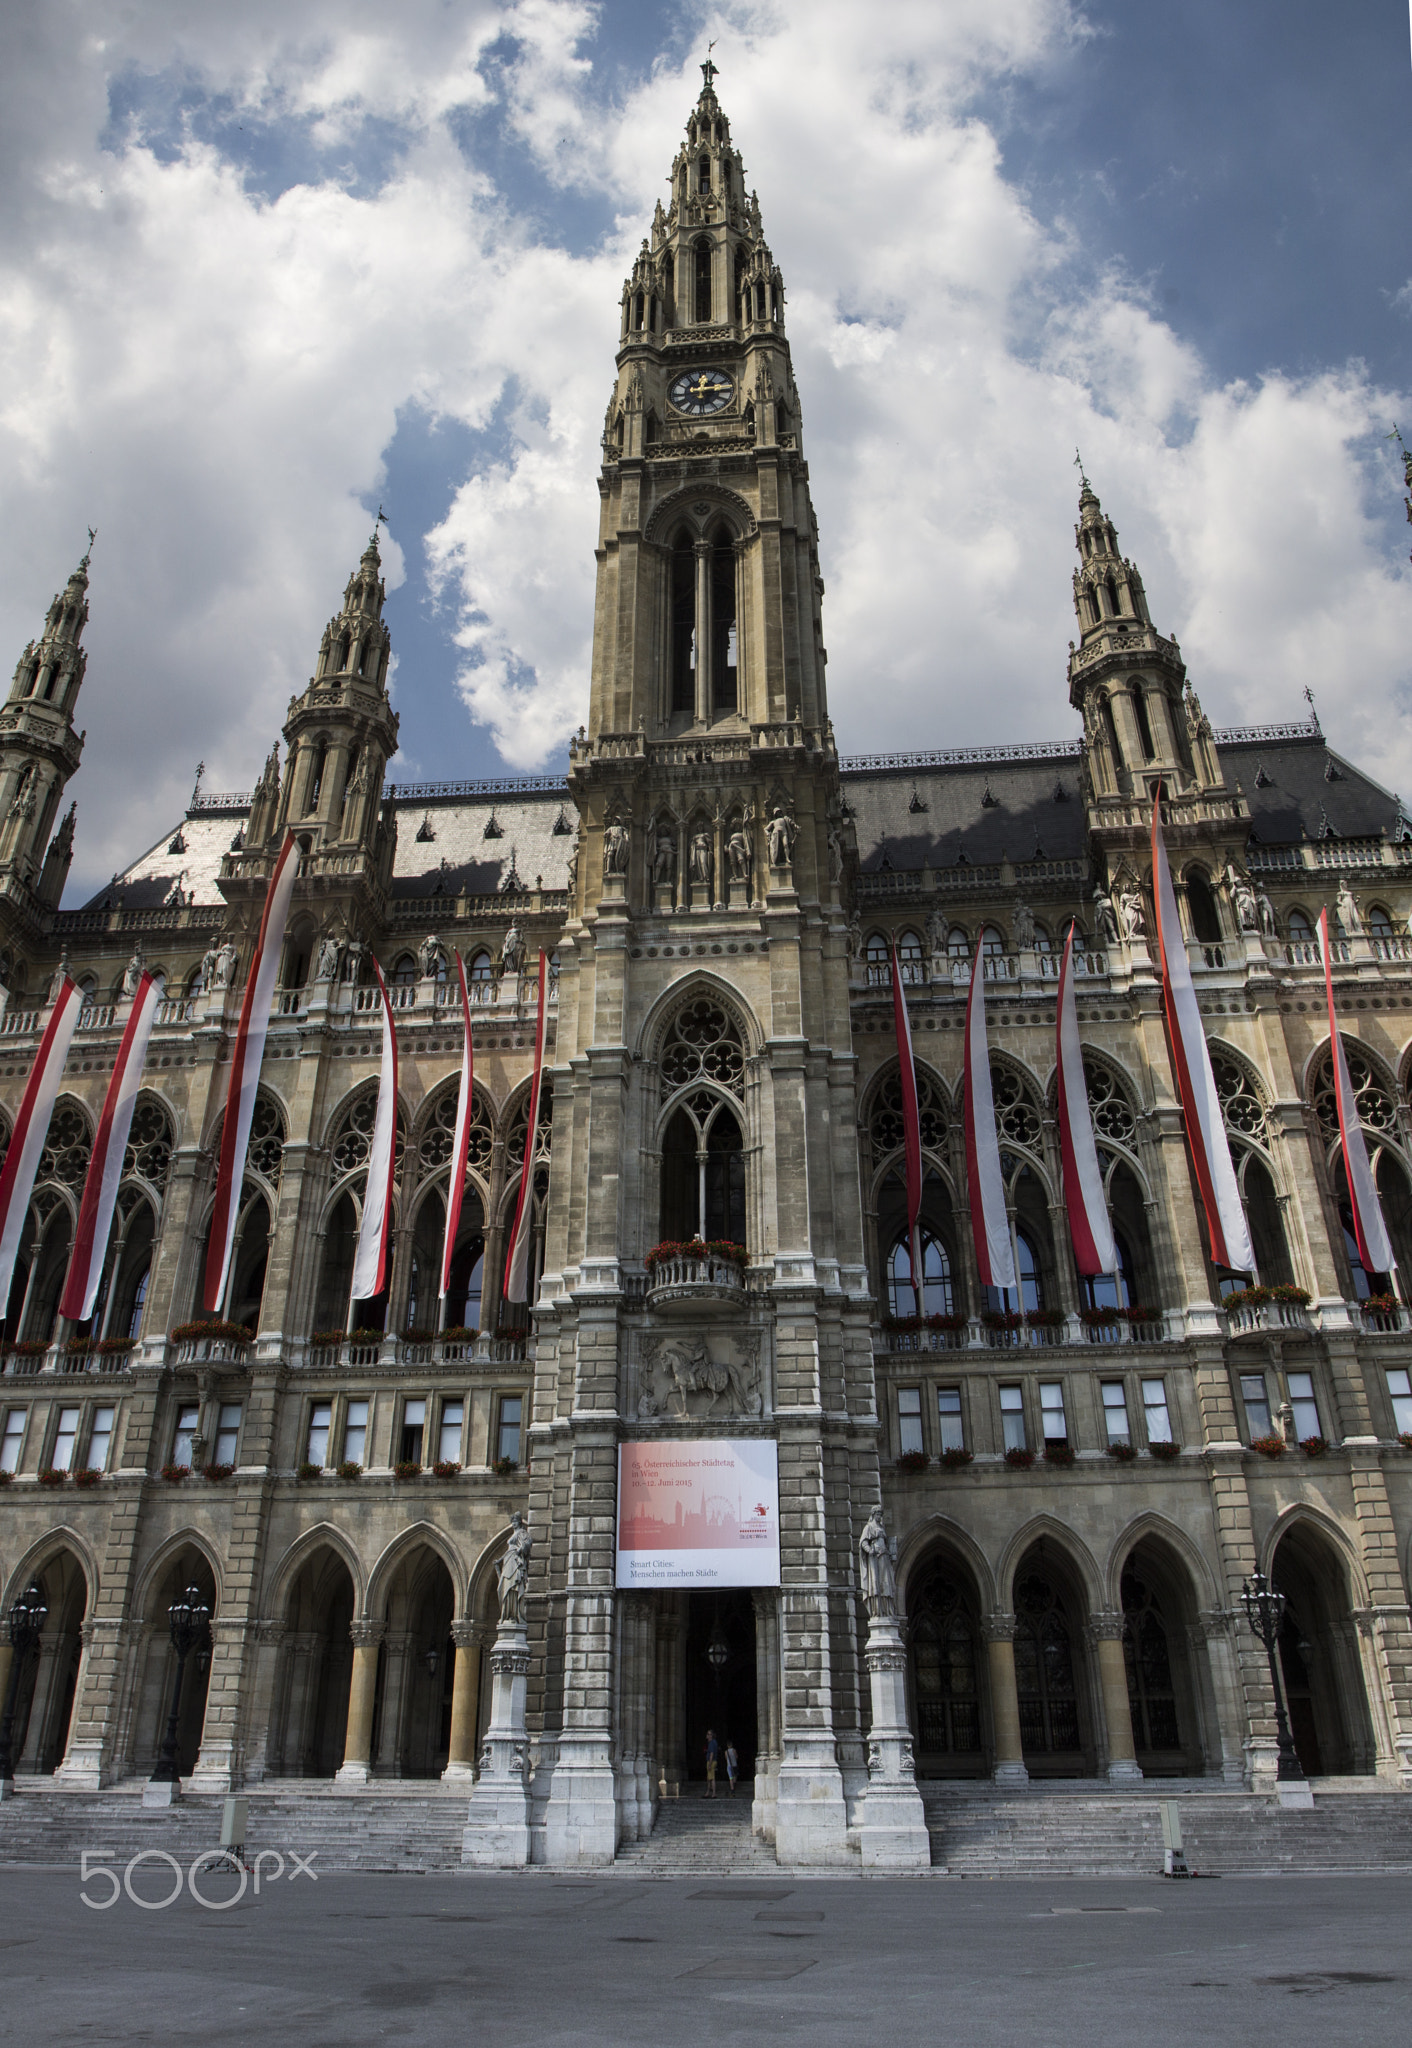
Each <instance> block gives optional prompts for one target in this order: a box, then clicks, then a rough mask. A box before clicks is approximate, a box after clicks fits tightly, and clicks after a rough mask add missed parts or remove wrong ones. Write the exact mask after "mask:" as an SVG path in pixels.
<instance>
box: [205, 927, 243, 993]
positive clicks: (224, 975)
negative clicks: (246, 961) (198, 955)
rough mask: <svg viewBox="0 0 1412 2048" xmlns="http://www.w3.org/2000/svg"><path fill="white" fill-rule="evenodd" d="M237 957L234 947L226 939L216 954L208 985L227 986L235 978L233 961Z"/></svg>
mask: <svg viewBox="0 0 1412 2048" xmlns="http://www.w3.org/2000/svg"><path fill="white" fill-rule="evenodd" d="M238 958H239V955H238V954H237V953H236V950H235V947H234V946H233V945H232V944H231V942H230V940H229V939H227V940H226V942H225V944H224V945H223V946H222V947H221V948H220V950H219V951H218V952H217V954H216V958H215V966H214V967H213V969H212V972H211V980H210V984H209V986H210V987H211V988H213V989H222V988H229V987H230V985H231V982H232V981H233V979H234V978H235V963H236V960H237V959H238Z"/></svg>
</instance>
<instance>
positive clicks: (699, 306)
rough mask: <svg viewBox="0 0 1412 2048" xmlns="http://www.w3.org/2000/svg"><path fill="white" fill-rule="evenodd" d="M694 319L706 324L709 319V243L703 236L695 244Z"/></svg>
mask: <svg viewBox="0 0 1412 2048" xmlns="http://www.w3.org/2000/svg"><path fill="white" fill-rule="evenodd" d="M693 253H694V255H695V259H696V260H695V271H696V315H695V317H696V321H697V324H698V325H699V326H707V325H709V323H710V319H711V244H710V243H709V242H708V241H706V240H705V239H704V238H703V239H702V240H701V241H699V242H698V243H697V244H696V248H695V251H694V252H693Z"/></svg>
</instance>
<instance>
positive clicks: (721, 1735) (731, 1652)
mask: <svg viewBox="0 0 1412 2048" xmlns="http://www.w3.org/2000/svg"><path fill="white" fill-rule="evenodd" d="M683 1678H684V1681H685V1683H684V1686H683V1705H684V1709H685V1713H684V1730H683V1732H684V1736H685V1745H686V1756H685V1762H686V1776H687V1778H688V1780H690V1781H696V1782H699V1783H700V1785H701V1786H702V1787H703V1788H704V1786H705V1784H706V1732H707V1730H708V1729H714V1730H715V1734H716V1740H717V1742H718V1743H719V1745H720V1749H721V1755H722V1757H723V1758H724V1756H725V1749H726V1744H727V1743H728V1742H733V1743H734V1744H735V1748H736V1754H737V1756H738V1757H739V1759H740V1776H741V1778H742V1780H744V1781H745V1782H746V1784H747V1785H748V1783H749V1781H750V1780H751V1779H752V1778H753V1777H754V1776H755V1749H756V1742H757V1720H756V1683H755V1607H754V1602H753V1600H752V1598H751V1595H750V1594H749V1593H748V1592H744V1591H742V1590H740V1589H739V1588H733V1589H726V1590H724V1591H722V1592H719V1593H716V1592H712V1593H688V1594H687V1596H686V1651H685V1658H684V1669H683ZM725 1777H726V1773H725V1765H724V1762H723V1763H722V1764H721V1767H720V1770H719V1772H718V1778H717V1782H718V1786H719V1789H720V1790H721V1791H724V1790H725V1789H726V1784H725Z"/></svg>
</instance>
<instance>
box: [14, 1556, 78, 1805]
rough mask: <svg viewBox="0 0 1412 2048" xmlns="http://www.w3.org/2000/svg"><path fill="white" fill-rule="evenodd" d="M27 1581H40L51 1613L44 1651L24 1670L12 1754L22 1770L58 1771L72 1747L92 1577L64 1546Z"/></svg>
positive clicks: (43, 1639)
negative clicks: (81, 1632) (84, 1628)
mask: <svg viewBox="0 0 1412 2048" xmlns="http://www.w3.org/2000/svg"><path fill="white" fill-rule="evenodd" d="M21 1583H22V1585H23V1586H25V1587H28V1586H30V1585H37V1586H38V1588H39V1590H40V1592H41V1593H42V1594H43V1596H44V1604H45V1606H46V1607H47V1608H48V1610H49V1613H48V1615H47V1617H46V1619H45V1623H44V1632H43V1634H42V1635H41V1636H40V1639H39V1654H38V1656H37V1657H36V1656H33V1655H31V1656H30V1657H28V1658H27V1659H26V1661H25V1666H24V1670H23V1671H22V1673H21V1675H20V1683H19V1690H18V1691H17V1693H16V1695H15V1718H14V1724H13V1727H12V1730H11V1750H10V1754H11V1756H12V1757H13V1758H14V1762H15V1769H16V1770H17V1771H22V1772H26V1773H35V1774H40V1773H43V1774H50V1773H52V1772H54V1771H57V1770H58V1768H59V1766H60V1764H61V1763H62V1762H63V1761H64V1751H65V1750H66V1749H67V1748H68V1742H69V1723H70V1722H71V1721H72V1719H73V1711H74V1693H75V1691H76V1689H77V1685H78V1667H79V1659H80V1657H81V1656H82V1654H83V1641H82V1638H81V1636H80V1634H79V1630H80V1628H81V1627H82V1625H83V1617H84V1614H85V1613H86V1612H87V1608H88V1580H87V1578H86V1577H85V1575H84V1571H83V1567H82V1565H81V1564H80V1563H79V1561H78V1559H77V1558H76V1557H75V1556H74V1554H73V1552H72V1551H69V1550H61V1551H60V1552H59V1553H58V1554H57V1556H54V1557H51V1558H50V1559H49V1562H48V1563H47V1564H46V1565H45V1566H44V1568H43V1570H42V1571H38V1572H35V1571H31V1572H30V1573H29V1574H28V1575H27V1576H24V1577H23V1578H22V1581H21Z"/></svg>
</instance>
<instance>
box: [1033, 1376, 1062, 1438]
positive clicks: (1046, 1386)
mask: <svg viewBox="0 0 1412 2048" xmlns="http://www.w3.org/2000/svg"><path fill="white" fill-rule="evenodd" d="M1039 1408H1040V1415H1041V1417H1042V1419H1043V1422H1044V1441H1045V1442H1046V1443H1047V1444H1066V1443H1067V1442H1068V1441H1069V1426H1068V1424H1067V1423H1066V1422H1065V1420H1064V1389H1063V1387H1062V1386H1061V1385H1060V1384H1059V1382H1058V1380H1041V1381H1040V1386H1039Z"/></svg>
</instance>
